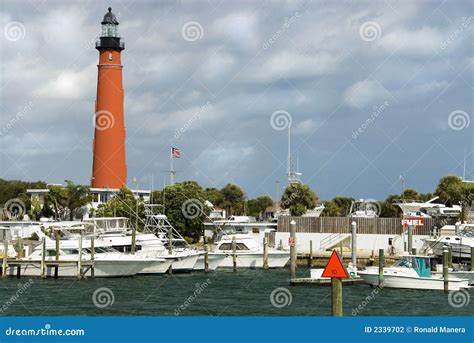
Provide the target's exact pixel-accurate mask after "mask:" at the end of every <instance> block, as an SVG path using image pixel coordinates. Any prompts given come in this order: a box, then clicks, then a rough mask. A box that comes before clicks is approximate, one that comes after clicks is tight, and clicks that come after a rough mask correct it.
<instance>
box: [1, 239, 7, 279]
mask: <svg viewBox="0 0 474 343" xmlns="http://www.w3.org/2000/svg"><path fill="white" fill-rule="evenodd" d="M7 269H8V239H7V236H6V235H5V237H3V260H2V277H6V276H7V272H8V270H7Z"/></svg>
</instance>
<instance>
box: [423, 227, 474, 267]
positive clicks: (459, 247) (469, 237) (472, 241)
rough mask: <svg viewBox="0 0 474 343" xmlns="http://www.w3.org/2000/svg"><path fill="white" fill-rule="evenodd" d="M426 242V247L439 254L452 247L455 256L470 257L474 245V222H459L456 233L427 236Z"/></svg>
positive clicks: (460, 257) (441, 254)
mask: <svg viewBox="0 0 474 343" xmlns="http://www.w3.org/2000/svg"><path fill="white" fill-rule="evenodd" d="M424 242H425V245H426V248H427V249H431V251H432V252H433V254H435V255H437V256H443V250H444V249H446V248H447V247H451V249H452V256H453V257H456V258H459V259H470V258H471V249H472V247H474V224H457V225H456V230H455V232H454V235H442V236H439V237H430V238H425V239H424Z"/></svg>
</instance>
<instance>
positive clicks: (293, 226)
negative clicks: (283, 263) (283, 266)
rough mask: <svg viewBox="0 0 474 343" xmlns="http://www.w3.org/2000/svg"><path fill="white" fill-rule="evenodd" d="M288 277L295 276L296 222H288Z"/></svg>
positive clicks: (292, 277)
mask: <svg viewBox="0 0 474 343" xmlns="http://www.w3.org/2000/svg"><path fill="white" fill-rule="evenodd" d="M289 243H290V279H294V278H295V277H296V222H295V221H294V220H292V221H291V223H290V242H289Z"/></svg>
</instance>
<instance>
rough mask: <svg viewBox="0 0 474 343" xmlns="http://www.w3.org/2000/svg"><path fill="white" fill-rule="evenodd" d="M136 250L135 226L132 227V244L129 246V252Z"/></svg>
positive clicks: (132, 252)
mask: <svg viewBox="0 0 474 343" xmlns="http://www.w3.org/2000/svg"><path fill="white" fill-rule="evenodd" d="M137 218H138V214H137ZM136 225H138V224H136ZM136 250H137V227H136V226H135V227H133V228H132V246H131V247H130V253H131V254H135V251H136Z"/></svg>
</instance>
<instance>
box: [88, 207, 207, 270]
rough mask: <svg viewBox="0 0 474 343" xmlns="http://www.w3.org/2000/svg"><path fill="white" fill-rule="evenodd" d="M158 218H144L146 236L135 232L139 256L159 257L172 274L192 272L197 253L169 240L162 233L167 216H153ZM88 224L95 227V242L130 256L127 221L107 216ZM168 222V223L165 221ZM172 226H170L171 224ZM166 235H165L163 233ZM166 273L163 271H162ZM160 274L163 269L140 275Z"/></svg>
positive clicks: (176, 240) (129, 230)
mask: <svg viewBox="0 0 474 343" xmlns="http://www.w3.org/2000/svg"><path fill="white" fill-rule="evenodd" d="M156 216H157V215H147V217H146V223H145V233H138V232H137V233H136V234H135V239H136V245H135V249H136V252H135V254H137V255H138V256H141V257H149V258H161V259H165V260H166V261H167V263H166V264H164V265H163V266H162V267H163V268H166V269H167V270H168V269H169V268H170V267H171V268H172V271H174V272H188V271H192V270H193V269H194V265H195V264H196V262H197V259H198V257H199V253H198V252H196V251H194V250H191V249H186V243H185V241H184V240H180V239H176V238H173V239H172V240H171V241H172V243H171V248H170V244H169V242H170V240H169V239H168V237H167V236H168V233H167V231H165V229H164V227H163V225H162V222H161V221H162V220H166V222H168V221H167V218H166V216H164V215H162V216H163V217H159V218H157V217H156ZM87 221H88V222H92V223H94V224H96V225H97V227H98V230H99V232H98V233H97V239H98V240H100V241H103V242H106V243H107V244H109V245H111V246H112V247H113V248H114V249H116V250H118V251H120V252H123V253H131V249H132V239H133V237H132V231H133V229H132V228H131V225H130V223H129V220H128V218H124V217H107V218H90V219H87ZM168 223H169V222H168ZM170 226H171V225H170ZM165 232H166V233H165ZM165 271H166V270H165ZM155 273H158V274H160V273H162V270H161V269H160V270H154V269H149V268H148V269H144V270H143V271H142V272H141V274H155Z"/></svg>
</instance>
